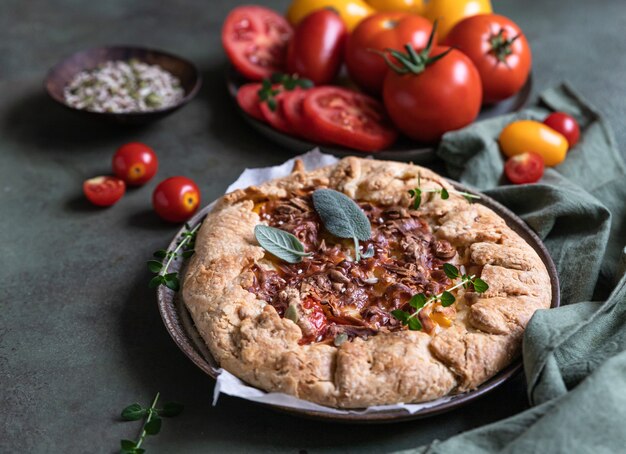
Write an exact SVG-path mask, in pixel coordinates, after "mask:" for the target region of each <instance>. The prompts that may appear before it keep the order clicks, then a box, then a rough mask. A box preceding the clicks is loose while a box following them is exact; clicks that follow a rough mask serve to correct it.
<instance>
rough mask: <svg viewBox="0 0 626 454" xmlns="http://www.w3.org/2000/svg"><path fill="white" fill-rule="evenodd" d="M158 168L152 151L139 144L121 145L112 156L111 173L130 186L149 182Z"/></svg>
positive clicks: (157, 161)
mask: <svg viewBox="0 0 626 454" xmlns="http://www.w3.org/2000/svg"><path fill="white" fill-rule="evenodd" d="M158 168H159V160H158V159H157V157H156V154H155V153H154V150H153V149H152V148H150V147H149V146H148V145H145V144H143V143H140V142H130V143H127V144H125V145H122V146H121V147H120V148H118V150H117V151H116V152H115V154H114V155H113V172H114V173H115V175H117V176H118V177H119V178H121V179H122V180H124V181H125V182H126V183H127V184H130V185H132V186H140V185H142V184H145V183H147V182H148V181H150V179H152V177H153V176H154V175H155V174H156V173H157V170H158Z"/></svg>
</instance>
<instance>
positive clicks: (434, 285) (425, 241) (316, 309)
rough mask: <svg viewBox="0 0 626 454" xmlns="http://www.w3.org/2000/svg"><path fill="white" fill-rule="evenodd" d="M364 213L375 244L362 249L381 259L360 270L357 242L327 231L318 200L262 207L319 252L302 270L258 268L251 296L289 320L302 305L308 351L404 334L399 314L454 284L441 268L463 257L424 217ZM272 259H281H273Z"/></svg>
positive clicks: (278, 264) (302, 198)
mask: <svg viewBox="0 0 626 454" xmlns="http://www.w3.org/2000/svg"><path fill="white" fill-rule="evenodd" d="M359 206H360V207H361V208H362V209H363V211H364V212H365V214H366V215H367V217H368V219H369V220H370V223H371V226H372V237H371V239H370V240H369V241H366V242H364V243H362V244H361V247H362V249H363V251H365V250H366V249H367V247H368V246H369V244H372V245H373V247H374V251H375V253H374V256H373V257H371V258H367V259H361V260H360V261H359V262H358V263H355V262H354V249H353V248H354V246H353V243H352V241H350V240H342V239H339V238H335V237H333V236H332V235H330V234H329V233H328V232H326V231H325V230H324V227H323V224H322V223H321V220H320V218H319V216H318V215H317V213H316V212H315V210H314V209H313V204H312V201H311V196H310V194H306V195H296V194H294V195H293V196H292V197H290V198H286V199H279V200H270V201H267V202H265V203H262V204H260V205H257V207H256V208H255V211H256V210H258V213H259V216H260V218H261V220H263V221H264V222H267V223H268V224H269V225H270V226H272V227H278V228H280V229H283V230H286V231H288V232H290V233H292V234H293V235H295V236H296V237H297V238H298V239H299V240H300V241H301V242H302V244H303V245H304V247H305V249H306V250H307V251H309V252H313V253H314V254H313V256H312V257H311V258H305V259H304V260H303V261H302V262H300V263H296V264H289V263H285V262H282V261H278V260H273V263H274V265H275V266H274V269H267V268H268V267H261V266H259V265H258V264H255V265H253V266H252V271H253V273H254V280H253V284H252V286H251V287H250V288H249V289H248V290H249V291H250V292H251V293H254V294H255V295H257V296H258V297H259V298H261V299H263V300H265V301H267V302H268V303H269V304H271V305H272V306H274V308H276V310H277V311H278V313H279V314H280V315H281V316H283V315H284V314H285V311H286V310H287V308H288V307H289V306H290V305H293V304H299V307H297V308H296V310H297V313H298V314H299V318H298V322H297V323H298V325H299V326H300V327H301V328H302V331H303V339H302V340H301V343H303V344H306V343H310V342H320V341H328V342H331V341H332V340H333V339H334V338H335V337H336V336H338V335H340V334H341V335H343V334H345V335H347V336H348V338H354V337H355V336H359V337H368V336H371V335H374V334H376V333H378V332H379V331H381V330H391V331H395V330H399V329H402V325H401V324H400V322H399V321H398V320H396V319H395V318H394V317H393V316H392V315H391V311H393V310H395V309H405V310H407V309H408V301H409V300H410V299H411V296H412V295H414V294H416V293H425V294H427V295H431V294H435V293H440V292H441V291H443V290H445V289H446V288H447V287H448V286H449V285H450V281H449V279H448V278H447V277H446V275H445V273H443V271H441V267H442V265H443V263H445V262H447V261H449V260H450V259H451V258H453V257H454V256H455V255H456V250H455V248H454V247H453V246H452V245H451V244H450V243H448V242H447V241H442V240H437V239H436V238H435V237H434V236H433V234H432V232H431V230H430V227H429V225H428V224H427V223H426V222H425V221H424V220H423V219H421V218H420V216H419V212H418V211H413V210H408V209H406V208H405V207H400V206H396V207H381V206H377V205H374V204H372V203H359ZM267 258H269V259H273V257H272V256H270V255H269V254H268V255H267ZM294 295H299V297H296V298H294Z"/></svg>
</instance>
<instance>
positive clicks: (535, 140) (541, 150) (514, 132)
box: [498, 120, 568, 166]
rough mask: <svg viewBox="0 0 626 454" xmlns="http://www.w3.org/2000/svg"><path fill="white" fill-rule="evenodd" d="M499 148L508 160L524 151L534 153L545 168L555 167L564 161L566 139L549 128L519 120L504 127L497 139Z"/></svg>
mask: <svg viewBox="0 0 626 454" xmlns="http://www.w3.org/2000/svg"><path fill="white" fill-rule="evenodd" d="M498 140H499V142H500V148H501V149H502V153H504V154H505V155H506V156H508V157H509V158H510V157H511V156H515V155H518V154H522V153H524V152H526V151H534V152H535V153H537V154H538V155H540V156H541V157H542V158H543V162H544V164H545V165H547V166H555V165H557V164H559V163H560V162H562V161H563V160H564V159H565V154H566V153H567V147H568V144H567V139H566V138H565V136H564V135H563V134H559V133H558V132H556V131H555V130H554V129H552V128H550V127H549V126H546V125H544V124H543V123H540V122H538V121H533V120H519V121H514V122H513V123H511V124H509V125H508V126H506V127H505V128H504V129H503V130H502V132H501V133H500V137H499V139H498Z"/></svg>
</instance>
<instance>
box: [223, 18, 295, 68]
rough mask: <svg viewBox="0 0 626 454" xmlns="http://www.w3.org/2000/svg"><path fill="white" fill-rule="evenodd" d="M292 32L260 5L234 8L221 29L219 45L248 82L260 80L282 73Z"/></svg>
mask: <svg viewBox="0 0 626 454" xmlns="http://www.w3.org/2000/svg"><path fill="white" fill-rule="evenodd" d="M292 35H293V29H292V28H291V25H289V23H288V22H287V20H286V19H285V18H284V17H282V16H281V15H280V14H278V13H277V12H275V11H272V10H271V9H268V8H264V7H262V6H240V7H238V8H235V9H233V10H232V11H231V12H230V14H229V15H228V17H227V18H226V20H225V21H224V26H223V27H222V45H223V46H224V50H225V51H226V54H227V55H228V58H229V59H230V62H231V63H232V64H233V66H234V67H235V68H236V69H237V71H239V72H240V73H241V74H243V75H244V76H245V77H247V78H248V79H252V80H261V79H263V78H266V77H270V76H271V75H272V73H275V72H278V71H282V70H283V68H284V64H285V57H286V52H287V43H288V41H289V40H290V39H291V36H292Z"/></svg>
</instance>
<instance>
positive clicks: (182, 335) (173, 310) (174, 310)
mask: <svg viewBox="0 0 626 454" xmlns="http://www.w3.org/2000/svg"><path fill="white" fill-rule="evenodd" d="M451 183H452V184H453V185H454V186H455V188H456V189H457V190H459V191H465V192H469V193H473V194H478V193H477V192H476V191H473V190H471V189H469V188H467V187H465V186H463V185H461V184H459V183H457V182H454V181H451ZM480 197H481V198H480V199H479V200H477V201H476V202H474V203H481V204H483V205H485V206H487V207H489V208H491V209H492V210H493V211H495V212H496V213H498V215H499V216H500V217H502V218H503V219H504V220H505V221H506V223H507V225H508V226H509V227H511V228H512V229H513V230H514V231H515V232H517V233H518V234H519V235H520V236H521V237H522V238H524V240H526V242H528V244H530V245H531V246H532V247H533V249H534V250H535V251H536V252H537V254H538V255H539V257H540V258H541V260H542V261H543V263H544V264H545V266H546V269H547V270H548V274H549V275H550V281H551V284H552V304H551V307H553V308H554V307H558V306H559V304H560V292H559V280H558V274H557V272H556V268H555V266H554V262H552V259H551V258H550V255H549V254H548V251H547V250H546V248H545V246H544V245H543V243H542V242H541V240H540V239H539V237H538V236H537V235H536V234H535V233H534V232H533V231H532V230H531V229H530V227H528V226H527V225H526V223H524V221H522V219H520V218H519V217H518V216H517V215H515V214H514V213H513V212H512V211H510V210H509V209H507V208H505V207H504V206H503V205H501V204H500V203H498V202H496V201H495V200H493V199H492V198H490V197H487V196H485V195H483V194H480ZM214 204H215V202H213V203H212V204H210V205H209V206H207V207H205V208H203V209H202V210H201V211H200V212H198V213H197V214H196V215H195V216H194V217H193V218H192V219H191V220H190V221H189V225H190V226H191V227H192V228H193V227H194V226H196V225H198V223H200V222H202V220H203V219H204V217H205V216H206V215H207V213H209V212H210V211H211V209H212V208H213V206H214ZM184 230H185V229H181V230H180V231H179V232H178V233H177V234H176V236H175V237H174V239H173V240H172V242H171V243H170V245H169V247H168V251H171V250H173V249H174V248H175V247H176V244H177V241H178V238H179V237H180V235H181V234H182V233H183V232H184ZM183 266H184V261H175V262H173V263H172V266H171V268H170V271H171V272H174V271H179V270H180V269H181V268H182V267H183ZM176 295H177V294H176V293H174V292H172V291H171V290H169V289H167V288H166V287H164V286H160V287H159V289H158V292H157V298H158V304H159V311H160V313H161V317H162V319H163V322H164V323H165V327H166V329H167V331H168V332H169V333H170V335H171V336H172V339H174V342H176V344H177V345H178V347H179V348H180V349H181V350H182V351H183V352H184V353H185V354H186V355H187V357H189V359H190V360H191V361H193V362H194V363H195V364H196V365H197V366H198V367H199V368H200V369H202V370H203V371H204V372H205V373H206V374H207V375H209V376H210V377H211V378H214V379H215V378H216V377H217V375H218V372H217V370H218V368H219V366H218V365H217V363H216V362H215V360H214V359H213V357H212V356H211V353H210V352H209V350H208V348H207V347H206V345H205V344H204V341H203V340H202V338H201V337H200V334H199V333H198V331H197V330H196V328H195V326H194V324H193V321H192V319H191V316H190V315H189V313H188V312H187V309H186V308H185V306H184V304H183V303H182V302H181V301H180V299H179V298H177V297H176ZM521 369H522V361H521V359H518V360H517V361H515V362H514V363H513V364H511V365H510V366H509V367H507V368H506V369H504V370H502V371H500V372H499V373H498V374H497V375H496V376H494V377H493V378H491V379H490V380H488V381H487V382H485V383H483V384H482V385H481V386H479V387H478V388H477V389H475V390H473V391H469V392H466V393H462V394H457V395H454V396H452V397H451V398H450V399H449V400H447V401H445V402H442V403H441V404H438V405H435V406H432V407H429V408H425V409H423V410H421V411H418V412H417V413H413V414H409V413H408V412H406V411H403V410H380V411H375V412H370V413H366V414H354V413H350V414H345V415H341V414H329V413H324V412H322V411H310V410H299V409H294V408H288V407H283V406H279V405H270V404H261V405H266V406H269V407H271V408H273V409H276V410H279V411H283V412H287V413H291V414H295V415H298V416H303V417H309V418H314V419H320V420H327V421H335V422H349V423H381V422H397V421H405V420H410V419H417V418H423V417H426V416H432V415H435V414H438V413H443V412H446V411H450V410H453V409H455V408H458V407H460V406H462V405H464V404H467V403H468V402H471V401H473V400H475V399H477V398H478V397H480V396H482V395H484V394H486V393H488V392H489V391H491V390H493V389H495V388H496V387H498V386H500V385H501V384H502V383H504V382H505V381H507V380H508V379H510V378H511V377H512V376H514V375H515V374H517V373H518V372H519V371H520V370H521Z"/></svg>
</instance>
